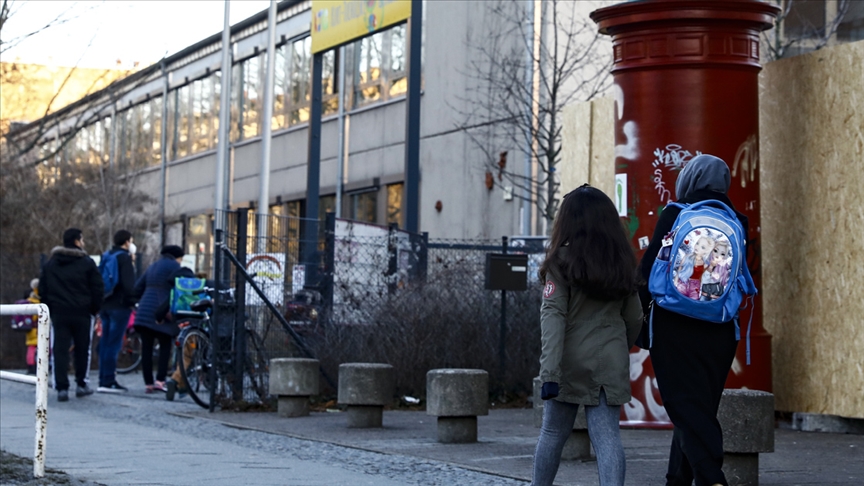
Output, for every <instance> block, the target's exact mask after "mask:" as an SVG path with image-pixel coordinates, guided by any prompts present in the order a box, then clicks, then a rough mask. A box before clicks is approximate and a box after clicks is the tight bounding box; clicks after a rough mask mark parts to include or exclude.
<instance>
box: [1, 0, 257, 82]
mask: <svg viewBox="0 0 864 486" xmlns="http://www.w3.org/2000/svg"><path fill="white" fill-rule="evenodd" d="M11 3H12V11H11V14H10V16H9V21H8V22H7V24H6V25H4V26H3V31H2V33H0V36H2V39H3V42H4V43H5V42H9V41H11V40H13V39H16V38H19V37H21V36H23V35H26V34H29V33H31V32H34V31H37V30H39V29H40V28H41V27H42V26H44V25H46V24H48V23H49V22H51V21H53V20H54V19H55V18H57V17H58V16H60V17H61V18H62V19H67V21H66V22H64V23H62V24H59V25H58V24H55V25H53V26H51V27H49V28H47V29H45V30H42V31H40V32H39V33H37V34H35V35H33V36H31V37H29V38H27V39H25V40H23V41H21V42H20V43H19V44H17V45H15V46H14V47H12V48H10V49H9V50H8V51H6V52H3V56H2V59H0V60H2V61H3V62H13V61H17V62H23V63H32V64H45V65H51V66H76V65H77V66H78V67H89V68H102V69H106V68H112V67H117V66H118V64H117V61H118V60H119V61H120V63H121V64H120V66H121V67H123V68H124V69H130V68H133V67H134V63H138V64H139V65H138V67H139V68H141V67H144V66H146V65H149V64H152V63H154V62H156V61H158V60H159V59H161V58H162V57H163V56H165V55H170V54H174V53H176V52H178V51H180V50H182V49H184V48H185V47H187V46H189V45H192V44H194V43H196V42H198V41H200V40H202V39H204V38H206V37H209V36H211V35H213V34H217V33H220V32H221V31H222V25H223V22H224V14H225V3H224V2H223V1H222V0H191V1H190V0H170V1H169V0H149V1H119V0H109V1H80V2H74V1H70V0H65V1H62V0H61V1H56V0H51V1H49V0H39V1H35V0H29V1H23V0H17V1H13V2H11ZM268 4H269V2H268V1H267V0H232V1H231V2H230V20H231V24H232V25H233V24H235V23H237V22H239V21H241V20H244V19H246V18H248V17H250V16H252V15H254V14H256V13H258V12H260V11H262V10H265V9H266V8H267V6H268ZM4 49H5V48H4Z"/></svg>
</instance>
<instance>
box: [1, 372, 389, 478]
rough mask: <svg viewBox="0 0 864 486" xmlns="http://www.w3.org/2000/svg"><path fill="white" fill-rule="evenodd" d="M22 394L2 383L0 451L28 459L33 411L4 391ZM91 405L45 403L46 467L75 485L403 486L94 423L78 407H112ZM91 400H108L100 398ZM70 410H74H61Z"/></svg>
mask: <svg viewBox="0 0 864 486" xmlns="http://www.w3.org/2000/svg"><path fill="white" fill-rule="evenodd" d="M22 386H28V385H19V384H9V382H6V381H4V382H3V383H2V385H0V390H2V394H3V397H2V408H0V424H2V434H0V444H2V448H3V449H5V450H7V451H9V452H11V453H13V454H16V455H19V456H22V457H32V455H33V438H34V416H33V404H32V403H28V402H27V401H26V400H14V399H9V400H7V399H6V395H7V393H9V391H10V388H12V387H22ZM31 389H32V386H31ZM91 398H94V397H86V398H82V399H77V401H76V398H75V397H74V396H73V397H71V398H70V402H69V403H67V404H60V403H57V402H56V401H54V400H52V401H51V402H53V403H49V410H48V434H47V439H46V442H47V448H46V456H47V460H46V463H47V465H48V466H49V467H51V468H53V469H59V470H62V471H65V472H66V473H68V474H69V475H71V476H73V477H76V478H86V479H87V480H88V481H93V482H96V483H101V484H106V485H107V484H172V485H182V484H188V485H197V484H201V483H202V482H204V480H205V479H206V482H207V484H208V486H209V485H212V486H215V485H226V486H227V485H232V486H235V485H239V484H251V483H255V484H285V485H298V486H300V485H303V486H306V485H310V486H311V485H322V486H323V485H345V486H352V485H388V486H390V485H392V486H397V485H399V484H401V483H400V482H398V481H393V480H388V479H387V478H382V477H376V476H372V475H366V474H360V473H358V472H356V471H349V470H346V469H344V468H342V467H340V466H339V465H337V464H329V465H327V464H323V463H312V462H309V461H300V460H296V459H291V458H286V457H284V456H279V455H276V454H269V453H266V452H258V451H254V450H250V449H249V448H246V447H241V446H237V445H234V444H230V443H225V442H223V441H219V440H214V441H205V440H201V439H200V438H197V437H192V436H189V435H186V434H183V433H180V432H175V431H172V430H166V429H164V428H159V427H151V426H148V425H146V424H141V423H135V422H134V421H133V420H128V421H120V420H116V419H113V418H104V419H100V418H98V414H97V416H94V414H93V413H91V412H92V410H80V409H81V407H82V405H83V406H84V407H87V406H88V405H89V406H93V407H110V406H111V405H110V403H104V401H103V400H98V402H97V401H96V400H91ZM95 398H97V399H103V398H114V397H109V396H104V395H103V396H96V397H95ZM76 402H77V403H76ZM99 402H102V403H99ZM69 404H71V405H72V407H67V406H66V405H69ZM76 405H77V406H76ZM73 407H74V408H73ZM253 478H254V479H253ZM250 479H252V480H251V481H250Z"/></svg>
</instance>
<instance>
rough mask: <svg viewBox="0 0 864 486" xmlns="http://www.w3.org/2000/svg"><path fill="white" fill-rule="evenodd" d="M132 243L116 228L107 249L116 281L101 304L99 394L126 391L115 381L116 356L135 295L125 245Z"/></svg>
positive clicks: (130, 266)
mask: <svg viewBox="0 0 864 486" xmlns="http://www.w3.org/2000/svg"><path fill="white" fill-rule="evenodd" d="M131 245H132V233H130V232H128V231H126V230H120V231H118V232H116V233H114V246H113V247H112V248H111V249H110V250H109V251H108V253H109V254H111V255H113V256H114V257H115V258H117V273H118V277H119V279H118V281H117V285H116V286H115V287H114V289H113V290H112V291H111V292H110V293H109V294H108V295H106V296H105V302H104V303H103V304H102V313H101V314H100V317H101V318H102V339H101V340H100V341H99V388H97V389H96V391H98V392H102V393H116V392H125V391H128V390H127V389H126V387H124V386H122V385H120V384H119V383H117V355H118V354H119V353H120V346H121V345H122V344H123V334H125V333H126V326H127V325H128V324H129V316H130V315H131V314H132V306H133V305H135V298H134V297H133V296H132V292H133V290H134V288H135V267H134V266H133V265H132V255H131V253H130V252H129V248H130V247H131Z"/></svg>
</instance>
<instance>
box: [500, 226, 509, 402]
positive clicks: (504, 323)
mask: <svg viewBox="0 0 864 486" xmlns="http://www.w3.org/2000/svg"><path fill="white" fill-rule="evenodd" d="M501 253H503V254H505V255H506V254H507V237H506V236H502V237H501ZM506 339H507V291H506V290H502V291H501V326H500V328H499V330H498V373H499V375H498V376H499V380H500V381H501V384H502V386H503V384H504V371H505V361H506V359H507V347H506V346H505V344H506Z"/></svg>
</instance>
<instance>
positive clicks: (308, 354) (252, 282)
mask: <svg viewBox="0 0 864 486" xmlns="http://www.w3.org/2000/svg"><path fill="white" fill-rule="evenodd" d="M219 249H220V250H221V251H222V252H223V253H224V254H225V256H227V257H228V260H230V261H231V263H232V264H233V265H234V267H236V269H237V272H238V273H239V274H240V275H242V276H243V278H244V279H245V280H246V282H248V283H249V286H250V287H252V290H254V291H255V293H256V294H258V297H260V298H261V300H262V301H263V302H264V304H265V305H266V306H267V308H268V309H270V312H272V313H273V315H274V316H276V319H277V320H278V321H279V323H280V324H282V328H283V329H285V331H286V332H287V333H288V334H290V335H291V338H292V339H293V340H294V342H296V343H297V346H298V347H299V348H300V350H301V351H302V352H303V354H304V355H306V357H307V358H310V359H317V358H315V355H314V354H313V353H312V351H311V350H310V349H309V347H308V346H306V342H305V341H304V340H303V338H302V337H301V336H300V335H299V334H297V332H296V331H295V330H294V329H292V328H291V325H290V324H288V321H287V320H286V319H285V316H283V315H282V313H281V312H279V309H277V308H276V306H275V305H273V303H272V302H270V299H268V298H267V296H266V295H264V291H263V290H261V288H260V287H258V284H257V283H256V282H255V280H254V279H253V278H252V276H250V275H249V273H248V272H247V271H246V269H245V268H243V265H241V264H240V261H239V260H238V259H237V257H236V256H235V255H234V253H232V252H231V250H230V249H229V248H228V245H226V244H225V243H224V242H223V243H221V244H220V245H219ZM318 369H319V370H320V371H321V376H323V377H324V379H325V380H326V381H327V384H328V385H330V386H331V387H332V388H334V389H335V388H337V386H336V382H334V381H333V380H332V379H331V378H330V377H329V376H328V375H327V373H326V372H325V371H324V368H322V367H320V366H319V367H318Z"/></svg>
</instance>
